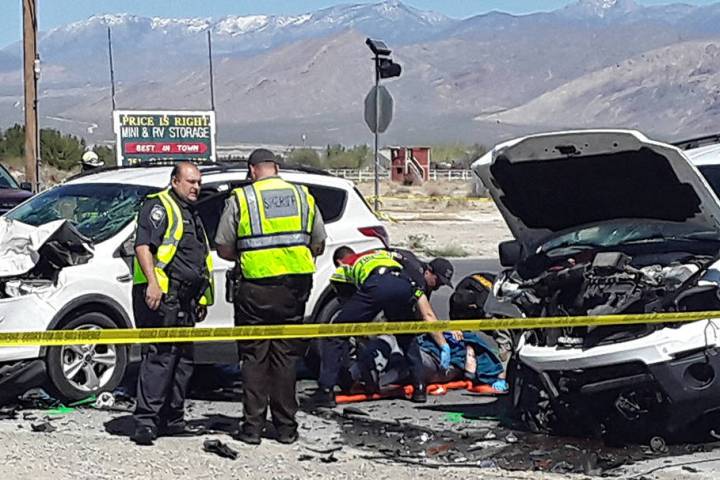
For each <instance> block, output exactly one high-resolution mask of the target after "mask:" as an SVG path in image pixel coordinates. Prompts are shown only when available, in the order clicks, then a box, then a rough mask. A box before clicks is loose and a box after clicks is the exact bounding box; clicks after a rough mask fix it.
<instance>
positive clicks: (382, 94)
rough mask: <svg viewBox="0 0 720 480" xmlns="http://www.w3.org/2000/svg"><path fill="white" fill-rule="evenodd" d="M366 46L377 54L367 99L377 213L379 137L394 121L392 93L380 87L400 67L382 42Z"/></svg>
mask: <svg viewBox="0 0 720 480" xmlns="http://www.w3.org/2000/svg"><path fill="white" fill-rule="evenodd" d="M365 44H366V45H367V46H368V47H369V48H370V50H372V52H373V54H375V57H374V61H375V86H374V87H373V88H372V89H371V90H370V93H368V95H367V96H366V97H365V123H367V126H368V127H369V128H370V131H371V132H373V137H374V149H373V151H374V154H375V156H374V160H375V161H374V163H373V164H374V173H375V201H374V206H375V211H376V212H377V211H379V210H380V177H379V169H380V156H379V152H378V136H379V134H380V133H382V132H384V131H385V130H387V127H388V126H389V125H390V122H391V121H392V114H393V99H392V96H391V95H390V92H388V91H387V89H386V88H385V87H383V86H380V79H381V78H392V77H398V76H400V72H401V68H400V65H398V64H397V63H395V62H393V61H392V60H391V59H390V58H389V55H390V53H391V50H390V49H389V48H388V47H387V45H385V43H383V42H381V41H380V40H372V39H370V38H368V39H366V40H365Z"/></svg>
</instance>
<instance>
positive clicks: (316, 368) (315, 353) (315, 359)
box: [305, 297, 340, 377]
mask: <svg viewBox="0 0 720 480" xmlns="http://www.w3.org/2000/svg"><path fill="white" fill-rule="evenodd" d="M338 313H340V300H338V299H337V298H336V297H332V298H330V299H329V300H328V301H327V302H326V303H325V305H323V307H322V308H321V309H320V311H319V312H318V314H317V316H316V317H315V322H314V323H333V320H334V319H335V317H336V316H337V314H338ZM305 366H306V367H307V368H308V370H309V371H310V372H311V374H313V375H315V377H317V375H318V374H319V373H320V340H319V339H317V338H315V339H312V340H311V341H310V342H309V344H308V348H307V351H306V352H305Z"/></svg>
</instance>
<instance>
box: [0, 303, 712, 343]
mask: <svg viewBox="0 0 720 480" xmlns="http://www.w3.org/2000/svg"><path fill="white" fill-rule="evenodd" d="M711 318H720V311H706V312H677V313H650V314H630V315H601V316H587V317H545V318H508V319H477V320H452V321H445V320H443V321H438V322H417V321H414V322H382V323H375V322H373V323H343V324H305V325H267V326H243V327H221V328H200V327H198V328H192V327H186V328H143V329H105V330H52V331H44V332H6V333H0V346H12V347H17V346H32V345H35V346H59V345H82V344H131V343H168V342H220V341H232V340H275V339H289V338H322V337H351V336H369V335H383V334H385V335H397V334H403V333H409V334H421V333H429V332H439V331H452V330H460V331H473V330H474V331H478V330H513V329H530V328H556V327H583V326H591V325H592V326H597V325H629V324H649V323H677V322H692V321H697V320H704V319H711Z"/></svg>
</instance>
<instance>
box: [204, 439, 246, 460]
mask: <svg viewBox="0 0 720 480" xmlns="http://www.w3.org/2000/svg"><path fill="white" fill-rule="evenodd" d="M203 450H205V451H206V452H209V453H214V454H216V455H218V456H220V457H223V458H229V459H230V460H236V459H237V457H238V452H237V451H236V450H233V449H232V448H230V447H229V446H227V445H226V444H224V443H223V442H221V441H220V440H216V439H207V440H205V441H204V442H203Z"/></svg>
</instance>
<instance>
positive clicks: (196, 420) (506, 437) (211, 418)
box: [0, 381, 720, 480]
mask: <svg viewBox="0 0 720 480" xmlns="http://www.w3.org/2000/svg"><path fill="white" fill-rule="evenodd" d="M313 386H314V383H313V382H309V381H303V382H301V383H300V392H301V394H300V398H301V399H304V398H306V397H307V395H308V393H309V392H310V391H311V388H312V387H313ZM352 407H354V408H355V410H351V409H350V410H346V409H345V407H343V406H340V407H338V408H336V409H334V410H322V411H320V412H317V411H313V410H311V409H309V408H307V407H306V406H304V407H302V411H301V412H300V413H299V414H298V420H299V422H300V435H301V437H300V441H299V442H298V443H296V444H295V445H291V446H287V445H281V444H279V443H277V442H275V441H274V440H272V439H265V440H264V441H263V443H262V445H260V446H257V447H250V446H246V445H244V444H242V443H239V442H237V441H234V440H232V438H231V437H230V436H229V435H228V433H227V432H229V431H231V430H232V429H233V428H235V426H236V425H237V422H238V420H239V417H240V412H241V404H240V403H239V402H237V401H228V400H224V401H207V400H190V401H189V403H188V419H189V420H190V421H191V423H193V424H202V425H204V426H206V427H207V428H209V429H211V430H212V432H211V433H210V434H208V435H205V436H198V437H174V438H161V439H159V440H157V441H156V443H155V445H154V446H152V447H139V446H136V445H134V444H133V443H132V442H131V441H130V440H129V439H128V438H127V436H128V435H129V433H130V432H131V431H132V420H131V418H130V416H129V414H128V413H125V412H112V411H100V410H95V409H90V408H80V409H76V410H74V411H72V412H70V413H67V414H64V415H58V416H54V417H51V418H52V420H50V423H51V424H52V425H53V426H54V427H56V430H55V431H54V432H51V433H43V432H33V431H32V428H31V425H32V424H37V423H38V422H40V421H42V420H43V418H44V417H45V415H46V414H47V413H48V412H47V411H43V410H23V411H20V412H18V414H19V415H18V418H17V419H12V420H1V421H0V442H2V445H3V449H2V452H1V453H0V473H1V474H2V478H33V479H36V480H45V479H48V480H50V479H51V480H71V479H72V480H76V479H116V478H120V477H122V478H140V477H147V478H158V479H180V478H194V479H203V478H208V479H217V478H258V479H303V478H310V477H312V478H320V479H333V480H335V479H355V478H357V479H360V478H362V479H367V478H371V479H373V480H381V479H392V480H404V479H408V480H410V479H415V478H418V477H425V476H426V475H427V476H432V477H438V478H443V479H444V480H445V479H448V480H453V479H467V478H469V477H471V478H485V479H493V478H511V479H574V478H589V477H588V475H586V474H585V472H586V471H588V470H587V469H588V468H595V471H592V472H589V473H592V474H593V475H598V474H600V473H603V474H604V476H613V477H617V478H629V477H632V476H633V475H636V477H635V478H646V479H650V478H658V479H670V478H684V476H685V475H692V476H691V477H688V478H694V479H710V478H717V475H716V472H715V468H717V467H718V465H720V462H717V461H714V460H713V461H712V462H706V463H701V464H696V465H695V466H682V465H678V466H673V465H674V464H675V463H678V462H687V461H689V460H692V461H698V460H700V461H704V460H710V459H712V458H713V456H714V455H716V454H714V453H713V452H711V451H710V452H701V453H695V454H694V455H692V456H687V455H686V456H678V453H682V452H683V450H682V448H685V450H687V447H682V448H681V447H678V448H680V449H679V450H678V449H676V450H675V451H674V452H672V453H673V456H672V457H671V456H667V455H664V456H657V455H654V454H652V453H648V451H647V448H643V447H632V448H625V449H608V448H606V447H603V446H602V445H600V444H598V443H595V442H592V441H589V440H582V439H567V438H551V437H546V436H543V435H532V434H529V433H526V432H522V431H513V430H510V429H508V428H506V427H505V426H503V425H501V423H500V422H499V420H500V419H501V418H502V416H503V407H502V401H497V400H496V399H494V398H492V397H480V396H476V395H471V394H469V393H467V392H461V391H453V392H449V393H448V394H447V395H445V396H439V397H432V396H431V397H430V399H429V402H428V403H427V404H425V405H416V404H412V403H410V402H407V401H405V400H382V401H376V402H366V403H357V404H353V405H352ZM28 415H30V416H32V417H34V418H24V417H26V416H28ZM206 439H218V440H220V441H222V442H224V443H226V444H227V445H228V446H230V447H231V448H233V449H234V450H236V451H237V452H238V457H237V459H235V460H230V459H226V458H221V457H219V456H217V455H215V454H212V453H208V452H205V451H203V441H204V440H206ZM693 448H694V449H695V447H693ZM698 448H700V447H698ZM701 449H704V450H710V449H711V447H710V446H705V447H702V448H701ZM588 459H590V463H589V464H588ZM603 462H605V465H601V464H602V463H603ZM628 463H632V464H631V465H629V466H628V465H627V464H628ZM621 464H625V466H622V465H621ZM588 465H589V466H588ZM598 465H601V466H604V467H607V469H606V470H604V471H602V470H597V466H598ZM616 465H621V466H620V468H614V467H615V466H616ZM611 467H613V468H611ZM658 467H659V468H660V470H658V471H657V472H653V473H652V474H649V475H647V476H645V475H644V472H648V471H651V470H652V469H653V468H658ZM574 472H578V473H580V474H577V473H574Z"/></svg>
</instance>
